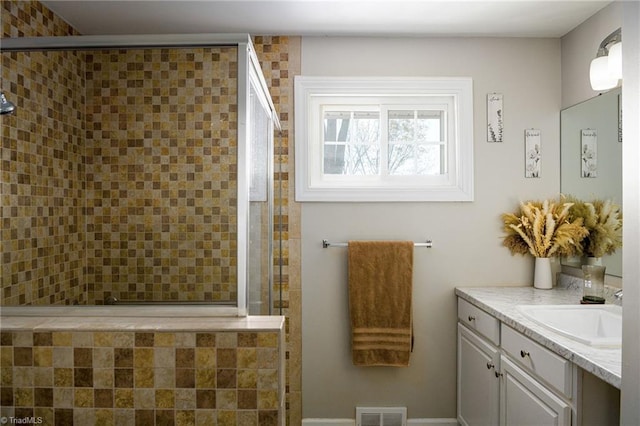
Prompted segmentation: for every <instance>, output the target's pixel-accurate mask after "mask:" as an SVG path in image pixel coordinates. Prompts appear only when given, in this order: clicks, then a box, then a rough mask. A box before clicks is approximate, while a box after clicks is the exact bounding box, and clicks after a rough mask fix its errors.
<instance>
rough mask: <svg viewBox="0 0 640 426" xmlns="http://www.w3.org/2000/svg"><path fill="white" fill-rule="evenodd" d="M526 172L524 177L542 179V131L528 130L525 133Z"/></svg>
mask: <svg viewBox="0 0 640 426" xmlns="http://www.w3.org/2000/svg"><path fill="white" fill-rule="evenodd" d="M524 154H525V172H524V177H528V178H539V177H540V162H541V161H540V160H541V157H542V150H541V146H540V130H539V129H526V130H525V131H524Z"/></svg>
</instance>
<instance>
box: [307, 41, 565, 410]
mask: <svg viewBox="0 0 640 426" xmlns="http://www.w3.org/2000/svg"><path fill="white" fill-rule="evenodd" d="M302 74H303V75H307V76H312V75H316V76H323V75H324V76H339V75H342V76H350V75H351V76H353V75H355V76H358V75H360V76H389V75H393V76H469V77H472V78H473V84H474V139H475V142H474V150H475V152H474V157H475V166H474V167H475V194H476V195H475V201H474V202H471V203H305V204H303V206H302V242H303V243H302V304H303V309H302V342H303V343H302V359H303V366H302V394H303V418H310V417H320V418H353V417H354V407H355V406H359V405H364V406H366V405H402V406H407V407H408V411H409V417H410V418H438V417H440V418H442V417H446V418H454V417H455V416H456V399H455V391H456V369H455V360H456V340H455V336H456V329H455V324H456V306H455V297H454V288H455V287H456V286H478V285H480V286H482V285H529V284H531V280H532V272H533V260H532V258H530V257H526V258H524V257H512V256H511V255H510V254H509V251H508V250H507V249H506V248H504V247H502V246H501V239H500V237H501V221H500V214H501V213H503V212H505V211H511V210H513V209H515V207H516V206H517V203H518V201H520V200H522V199H539V198H544V197H549V196H554V195H556V194H557V193H558V191H559V172H558V170H559V158H558V157H559V111H560V102H561V98H560V41H559V40H558V39H501V38H490V39H489V38H485V39H478V38H475V39H471V38H434V39H423V38H396V39H377V38H303V41H302ZM491 92H499V93H502V94H504V109H505V142H504V143H498V144H495V143H494V144H491V143H487V142H486V127H485V124H484V123H485V121H486V95H487V94H488V93H491ZM532 127H533V128H537V129H540V130H541V132H542V152H543V159H542V177H541V178H539V179H525V178H524V138H523V134H524V129H526V128H532ZM323 238H327V239H329V240H331V241H346V240H349V239H409V240H414V241H423V240H425V239H427V238H431V239H433V242H434V246H433V248H431V249H426V248H417V249H416V251H415V258H414V262H415V266H414V293H413V297H414V322H415V324H414V327H415V329H414V331H415V335H416V340H415V348H414V352H413V354H412V358H411V366H410V367H409V368H405V369H395V368H356V367H354V366H353V365H352V364H351V360H350V352H349V323H348V306H347V287H346V286H347V283H346V266H347V258H346V252H345V251H344V249H341V248H331V249H323V248H322V246H321V240H322V239H323Z"/></svg>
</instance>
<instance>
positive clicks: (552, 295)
mask: <svg viewBox="0 0 640 426" xmlns="http://www.w3.org/2000/svg"><path fill="white" fill-rule="evenodd" d="M456 295H457V296H459V297H461V298H463V299H465V300H467V301H468V302H470V303H472V304H474V305H476V306H477V307H479V308H481V309H483V310H484V311H486V312H488V313H489V314H491V315H493V316H494V317H496V318H498V319H499V320H500V321H501V322H503V323H504V324H507V325H508V326H510V327H512V328H514V329H516V330H518V331H519V332H521V333H523V334H524V335H526V336H528V337H530V338H531V339H533V340H534V341H536V342H538V343H539V344H541V345H542V346H544V347H546V348H548V349H550V350H551V351H553V352H555V353H556V354H558V355H560V356H561V357H563V358H566V359H568V360H569V361H571V362H573V363H575V364H576V365H578V366H579V367H581V368H583V369H584V370H586V371H588V372H590V373H592V374H593V375H594V376H596V377H598V378H600V379H602V380H604V381H605V382H607V383H609V384H610V385H612V386H615V387H616V388H618V389H620V386H621V383H622V375H621V371H622V350H621V348H598V347H593V346H589V345H586V344H583V343H580V342H577V341H575V340H572V339H570V338H568V337H564V336H562V335H560V334H557V333H554V332H552V331H551V330H549V329H547V328H545V327H543V326H541V325H538V324H536V323H535V322H533V321H531V320H530V319H528V318H527V317H525V316H524V315H523V314H522V313H521V312H520V311H519V310H518V309H517V308H516V306H518V305H571V304H579V303H580V299H581V298H582V291H581V290H580V289H575V288H567V289H564V288H554V289H552V290H538V289H535V288H533V287H481V288H480V287H478V288H464V287H458V288H456Z"/></svg>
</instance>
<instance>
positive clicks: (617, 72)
mask: <svg viewBox="0 0 640 426" xmlns="http://www.w3.org/2000/svg"><path fill="white" fill-rule="evenodd" d="M608 64H609V75H610V76H611V77H614V78H617V79H621V78H622V42H618V43H616V44H613V45H611V47H609V61H608Z"/></svg>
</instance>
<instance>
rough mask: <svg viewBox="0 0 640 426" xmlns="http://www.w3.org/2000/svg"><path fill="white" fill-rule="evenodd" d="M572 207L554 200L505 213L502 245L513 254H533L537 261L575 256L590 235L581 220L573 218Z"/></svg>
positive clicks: (531, 203) (533, 203)
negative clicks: (543, 258)
mask: <svg viewBox="0 0 640 426" xmlns="http://www.w3.org/2000/svg"><path fill="white" fill-rule="evenodd" d="M572 206H573V203H570V202H559V201H555V200H545V201H542V202H540V201H527V202H526V203H525V202H521V203H520V210H519V211H518V212H516V213H504V214H503V215H502V220H503V222H504V232H505V233H506V234H507V235H506V237H504V240H503V242H502V244H503V245H504V246H505V247H507V248H508V249H509V250H510V251H511V254H523V255H524V254H527V253H530V254H531V255H533V256H534V257H556V256H574V255H576V254H579V253H580V252H581V250H582V245H581V242H582V240H583V239H584V238H585V237H586V236H587V235H588V233H589V231H588V230H587V228H585V227H584V226H583V219H582V218H581V217H575V218H574V217H572V216H571V215H570V210H571V207H572Z"/></svg>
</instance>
